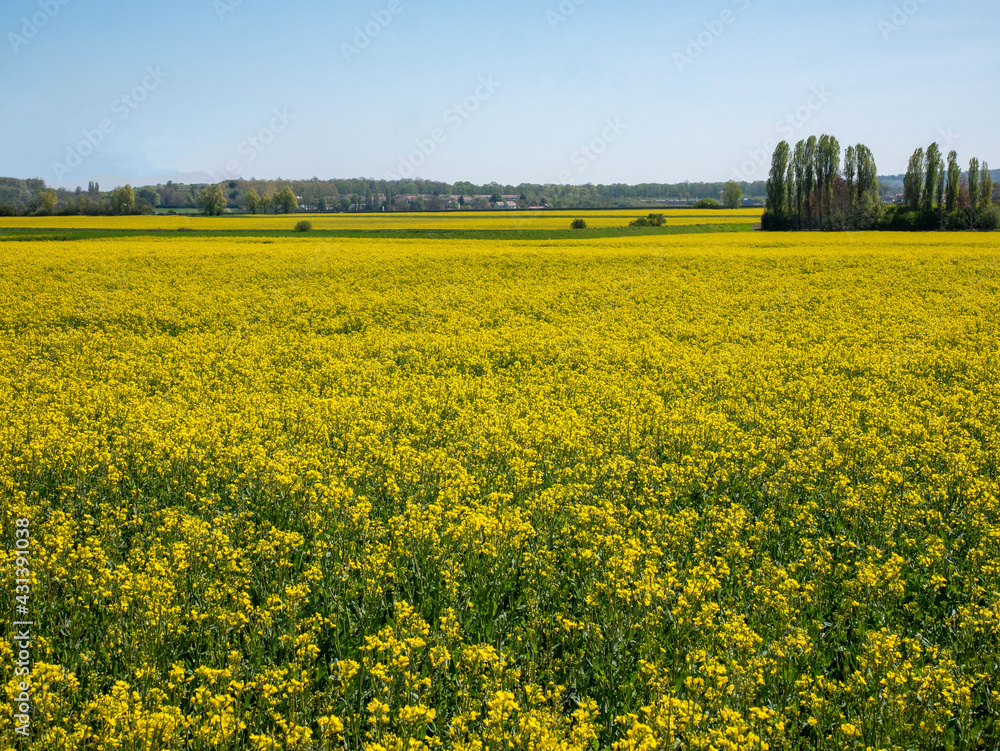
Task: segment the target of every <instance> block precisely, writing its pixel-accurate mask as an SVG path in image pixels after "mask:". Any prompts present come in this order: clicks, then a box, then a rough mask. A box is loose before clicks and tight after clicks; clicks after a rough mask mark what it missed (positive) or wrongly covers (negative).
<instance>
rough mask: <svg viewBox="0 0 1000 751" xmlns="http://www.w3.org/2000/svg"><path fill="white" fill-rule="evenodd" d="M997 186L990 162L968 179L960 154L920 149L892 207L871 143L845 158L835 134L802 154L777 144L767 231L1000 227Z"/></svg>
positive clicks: (800, 146) (799, 148)
mask: <svg viewBox="0 0 1000 751" xmlns="http://www.w3.org/2000/svg"><path fill="white" fill-rule="evenodd" d="M994 191H995V186H994V181H993V177H992V173H991V172H990V169H989V165H988V164H985V163H984V164H982V165H980V162H979V160H978V159H972V160H971V161H970V163H969V171H968V173H966V174H965V175H963V173H962V169H961V167H960V166H959V163H958V154H957V152H955V151H952V152H951V153H950V154H949V155H948V161H947V165H946V164H945V160H944V157H943V155H942V152H941V148H940V146H939V145H938V144H937V143H933V144H931V145H930V146H929V147H928V148H927V150H926V151H925V150H924V149H922V148H919V149H917V150H916V151H915V152H914V153H913V156H912V157H911V158H910V162H909V166H908V168H907V172H906V176H905V177H904V179H903V195H902V196H901V197H900V198H901V199H902V200H901V201H900V202H898V203H897V204H894V205H888V206H887V205H885V204H884V203H883V201H882V199H881V197H880V190H879V178H878V170H877V167H876V164H875V157H874V155H873V154H872V152H871V149H869V148H868V147H867V146H865V145H864V144H857V145H856V146H848V147H847V149H846V150H845V151H844V152H843V158H841V148H840V142H839V141H838V140H837V139H836V138H835V137H833V136H829V135H822V136H819V137H818V138H817V137H816V136H810V137H809V138H807V139H803V140H801V141H799V142H798V143H797V144H796V145H795V147H794V149H793V148H792V147H791V145H790V144H789V143H788V142H787V141H782V142H781V143H779V144H778V145H777V147H776V148H775V150H774V153H773V155H772V157H771V169H770V174H769V176H768V180H767V186H766V192H767V199H766V208H765V212H764V216H763V219H762V228H763V229H765V230H819V229H823V230H852V229H853V230H873V229H874V230H934V229H951V230H958V229H985V230H991V229H998V228H1000V208H998V207H997V206H996V205H995V200H994Z"/></svg>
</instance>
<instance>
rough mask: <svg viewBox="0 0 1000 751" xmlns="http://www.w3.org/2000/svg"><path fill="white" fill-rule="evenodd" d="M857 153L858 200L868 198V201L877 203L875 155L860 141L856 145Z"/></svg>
mask: <svg viewBox="0 0 1000 751" xmlns="http://www.w3.org/2000/svg"><path fill="white" fill-rule="evenodd" d="M857 154H858V200H859V201H862V200H863V199H864V198H865V197H867V198H868V201H867V202H868V203H872V204H877V203H878V200H879V197H878V167H877V166H876V164H875V155H874V154H872V151H871V149H869V148H868V147H867V146H865V145H864V144H862V143H859V144H858V146H857Z"/></svg>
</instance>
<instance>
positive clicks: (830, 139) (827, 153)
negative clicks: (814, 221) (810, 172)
mask: <svg viewBox="0 0 1000 751" xmlns="http://www.w3.org/2000/svg"><path fill="white" fill-rule="evenodd" d="M817 162H818V164H819V168H820V171H821V178H820V185H819V188H820V200H819V210H820V224H821V225H822V216H823V215H824V214H825V216H826V217H827V221H829V218H830V215H831V214H832V213H833V186H834V184H835V182H836V179H837V174H838V173H839V172H840V141H838V140H837V139H836V138H835V137H834V136H828V135H823V136H821V137H820V139H819V148H818V150H817ZM824 201H825V202H826V208H825V210H824V208H823V203H824Z"/></svg>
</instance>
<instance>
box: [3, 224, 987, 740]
mask: <svg viewBox="0 0 1000 751" xmlns="http://www.w3.org/2000/svg"><path fill="white" fill-rule="evenodd" d="M46 221H51V220H46ZM178 221H180V220H178ZM183 221H191V222H194V221H196V220H193V219H192V220H187V219H185V220H183ZM206 221H208V220H206ZM218 221H219V222H228V221H243V220H238V219H232V220H230V219H222V220H218ZM247 221H249V222H253V221H257V222H261V221H271V219H270V218H268V219H266V220H261V219H259V218H258V219H257V220H252V219H250V220H247ZM375 221H376V222H377V221H380V219H379V220H375ZM0 263H2V266H3V268H4V274H3V275H2V277H0V293H2V295H3V299H4V300H5V301H6V304H5V305H4V306H3V307H2V308H0V331H2V337H0V517H2V518H3V520H4V524H3V529H4V534H5V535H7V534H8V531H9V530H11V529H13V527H14V524H13V522H14V520H15V519H27V520H29V523H30V532H31V545H32V548H31V569H30V576H31V592H30V608H31V620H33V621H34V623H35V624H36V625H35V626H34V639H33V642H32V650H33V652H32V659H33V670H32V676H31V683H32V686H31V694H32V702H33V707H32V708H33V712H32V718H31V729H32V738H31V741H30V743H29V746H28V747H32V748H38V749H43V748H44V749H49V748H53V749H58V748H63V749H75V748H93V749H121V748H126V749H345V750H349V751H360V750H361V749H365V750H366V751H390V750H391V751H404V750H405V751H418V750H420V751H424V750H430V749H438V748H440V749H462V750H464V751H473V750H475V751H498V750H499V749H525V750H527V749H532V750H534V751H548V750H550V749H552V750H556V749H558V750H560V751H583V750H584V749H588V750H593V749H608V750H612V751H638V750H639V749H642V750H644V751H652V750H654V749H656V750H660V749H662V750H664V751H666V749H675V748H685V749H704V750H705V751H709V750H710V749H731V750H733V751H736V750H739V751H744V750H746V749H757V750H758V751H764V750H765V749H766V750H770V751H777V750H779V749H787V750H789V751H791V750H792V749H807V748H808V749H815V748H823V749H827V748H829V749H851V750H853V749H858V750H859V751H860V750H864V749H887V750H889V749H891V750H896V749H899V750H903V749H941V748H956V749H959V748H961V749H975V748H990V747H993V746H994V745H995V744H996V742H997V739H998V737H1000V723H998V719H1000V718H998V709H997V706H998V704H997V695H996V692H997V691H998V685H997V675H998V670H1000V484H998V478H997V466H998V455H1000V428H998V426H1000V360H998V352H1000V304H998V301H1000V243H998V242H997V240H996V239H995V237H993V236H991V235H974V236H973V235H955V234H952V235H947V236H944V235H936V234H935V235H931V234H927V235H889V234H880V235H877V236H872V235H851V234H838V235H836V236H831V235H826V234H822V235H821V234H819V233H816V234H812V233H809V234H799V235H795V236H773V235H755V234H750V233H747V234H744V235H706V236H700V235H699V236H695V235H691V236H673V237H666V238H665V237H656V236H644V237H633V238H624V239H600V240H597V239H590V240H576V241H561V242H527V241H525V242H516V243H512V242H506V243H505V242H498V241H487V240H481V241H459V240H455V241H448V242H443V241H416V240H408V241H404V240H398V241H387V240H377V239H366V240H353V239H337V238H332V239H331V238H310V237H302V238H291V239H266V238H256V239H239V238H229V239H214V238H190V237H188V238H185V237H183V236H179V237H174V236H171V237H170V238H166V237H164V238H142V239H138V240H136V239H104V240H80V241H72V242H31V241H28V242H5V243H0ZM12 543H13V537H12V536H10V537H9V539H8V540H7V541H5V543H4V545H3V546H0V548H2V552H0V591H3V592H5V593H12V592H14V578H15V573H14V572H15V564H14V559H15V556H14V553H13V552H12V551H13V549H14V546H13V544H12ZM5 623H6V622H5ZM5 628H7V626H6V625H5ZM8 637H9V634H8ZM0 658H2V659H0V664H2V668H0V670H2V671H3V672H2V673H0V698H2V703H0V726H2V727H4V728H7V727H12V726H13V719H12V712H13V710H12V707H13V698H14V697H15V696H16V695H17V694H18V691H19V685H18V682H19V679H18V677H17V676H15V675H14V672H13V668H12V665H13V664H14V655H13V652H12V648H11V642H10V638H5V639H4V640H2V641H0ZM13 743H14V738H13V737H12V736H11V734H9V733H5V734H3V737H2V739H0V748H4V749H6V748H8V747H9V746H11V745H12V744H13Z"/></svg>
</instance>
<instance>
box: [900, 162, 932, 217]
mask: <svg viewBox="0 0 1000 751" xmlns="http://www.w3.org/2000/svg"><path fill="white" fill-rule="evenodd" d="M925 163H926V160H925V159H924V150H923V149H922V148H921V149H917V150H916V151H914V152H913V156H911V157H910V163H909V165H908V166H907V168H906V176H905V177H904V178H903V200H904V201H906V203H907V205H908V206H909V207H910V208H911V209H919V208H920V198H921V195H922V194H921V192H920V186H921V184H922V182H923V179H924V173H925V172H926V171H927V170H926V168H925Z"/></svg>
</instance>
